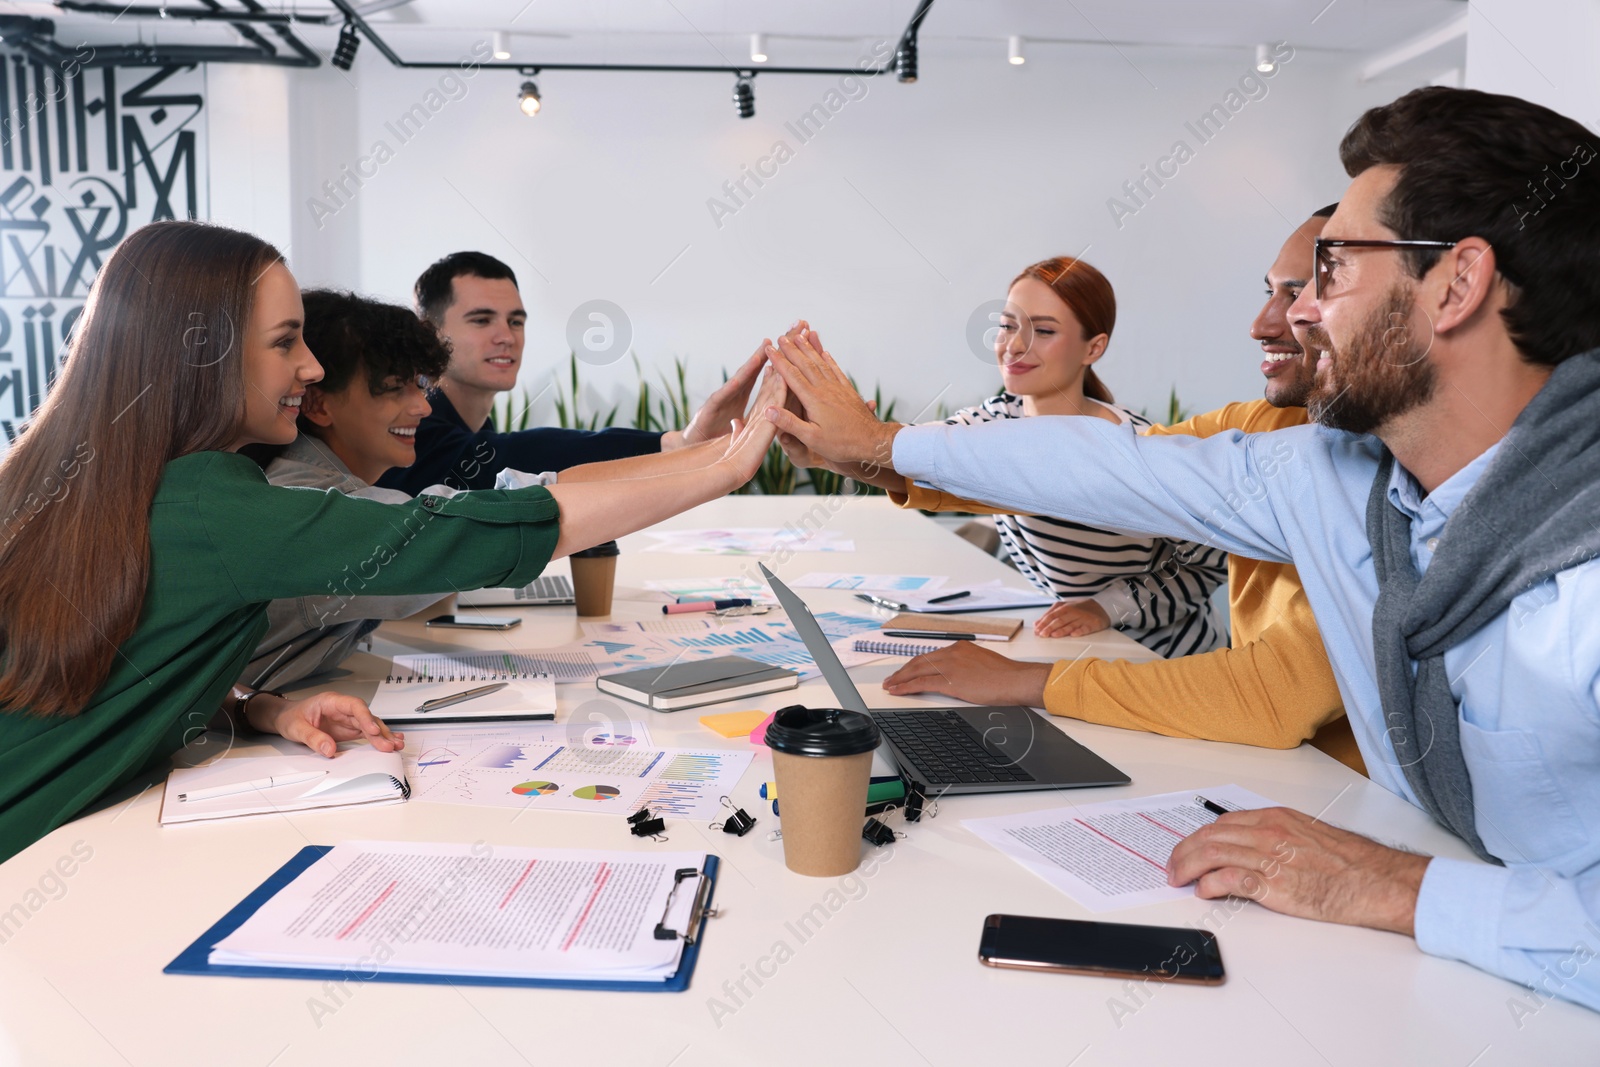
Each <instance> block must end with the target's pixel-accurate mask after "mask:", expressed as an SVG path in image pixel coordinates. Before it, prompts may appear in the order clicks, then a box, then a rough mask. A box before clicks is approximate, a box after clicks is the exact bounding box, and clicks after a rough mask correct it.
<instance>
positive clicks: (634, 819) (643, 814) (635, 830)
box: [628, 808, 667, 841]
mask: <svg viewBox="0 0 1600 1067" xmlns="http://www.w3.org/2000/svg"><path fill="white" fill-rule="evenodd" d="M666 828H667V821H666V820H665V819H662V818H659V817H657V818H651V817H650V809H649V808H640V809H639V810H638V811H636V812H634V813H633V814H632V815H630V816H628V830H629V832H630V833H632V834H633V836H634V837H652V838H655V840H657V841H665V840H666V839H667V836H666V834H664V833H662V831H663V830H665V829H666Z"/></svg>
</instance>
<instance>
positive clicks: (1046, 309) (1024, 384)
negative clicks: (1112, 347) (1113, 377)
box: [994, 277, 1110, 414]
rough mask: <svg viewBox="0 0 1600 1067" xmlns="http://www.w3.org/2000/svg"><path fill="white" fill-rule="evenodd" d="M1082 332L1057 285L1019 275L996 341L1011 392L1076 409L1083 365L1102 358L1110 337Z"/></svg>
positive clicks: (1073, 411)
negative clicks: (1053, 287) (1085, 335)
mask: <svg viewBox="0 0 1600 1067" xmlns="http://www.w3.org/2000/svg"><path fill="white" fill-rule="evenodd" d="M1083 333H1084V330H1083V324H1082V323H1080V322H1079V321H1078V317H1077V316H1076V315H1074V314H1073V313H1072V309H1071V308H1070V307H1068V306H1067V303H1066V301H1064V300H1062V299H1061V297H1059V296H1057V295H1056V292H1055V290H1054V289H1052V288H1050V286H1048V285H1046V284H1045V283H1044V282H1042V281H1040V280H1039V279H1037V278H1031V277H1026V278H1022V279H1020V280H1019V281H1018V282H1017V283H1016V284H1015V285H1013V286H1012V287H1011V291H1010V292H1009V293H1008V294H1007V295H1006V308H1005V310H1004V311H1003V312H1001V314H1000V331H999V333H998V334H997V335H996V337H995V344H994V348H995V358H996V359H997V360H998V361H999V363H1000V377H1001V378H1002V379H1003V380H1004V382H1005V387H1006V391H1007V392H1009V393H1013V394H1015V395H1017V396H1021V397H1029V398H1032V400H1033V401H1034V402H1035V404H1043V405H1045V407H1055V406H1057V402H1060V401H1065V402H1066V405H1067V407H1068V408H1070V409H1071V413H1076V409H1077V408H1078V407H1081V406H1082V401H1083V371H1084V368H1085V367H1087V366H1089V364H1091V363H1093V362H1095V361H1096V360H1098V359H1099V358H1100V356H1101V354H1102V353H1104V352H1105V350H1106V344H1107V342H1108V341H1109V340H1110V338H1109V337H1107V336H1106V335H1105V334H1103V333H1102V334H1096V335H1095V336H1093V337H1090V338H1085V337H1084V336H1083ZM1041 411H1042V413H1045V414H1051V413H1055V412H1050V411H1043V409H1041Z"/></svg>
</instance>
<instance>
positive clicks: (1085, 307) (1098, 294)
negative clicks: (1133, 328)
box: [1008, 256, 1117, 404]
mask: <svg viewBox="0 0 1600 1067" xmlns="http://www.w3.org/2000/svg"><path fill="white" fill-rule="evenodd" d="M1024 278H1033V279H1035V280H1037V281H1041V282H1044V283H1045V284H1046V285H1048V286H1049V287H1050V291H1051V292H1053V293H1055V294H1056V295H1057V296H1059V297H1060V298H1061V302H1062V303H1064V304H1066V305H1067V307H1069V308H1071V309H1072V314H1073V315H1075V316H1076V317H1077V319H1078V322H1079V323H1080V324H1081V325H1082V326H1083V339H1084V340H1085V341H1087V340H1089V338H1091V337H1098V336H1099V335H1100V334H1105V335H1106V339H1107V340H1109V339H1110V338H1111V331H1112V329H1114V328H1115V327H1116V325H1117V294H1116V293H1115V292H1113V291H1112V289H1111V283H1110V282H1108V281H1106V276H1105V275H1104V274H1101V273H1100V272H1099V271H1098V270H1096V269H1095V268H1093V267H1091V266H1090V265H1089V264H1087V263H1085V262H1084V261H1083V260H1081V259H1074V258H1073V257H1072V256H1056V257H1055V258H1054V259H1046V260H1042V261H1041V262H1038V263H1035V264H1034V265H1033V266H1031V267H1028V268H1026V269H1025V270H1023V272H1022V273H1021V274H1019V275H1017V276H1016V277H1015V278H1013V279H1011V284H1012V285H1016V284H1017V283H1018V282H1020V281H1021V280H1022V279H1024ZM1008 288H1009V287H1008ZM1083 395H1084V396H1086V397H1089V398H1090V399H1091V400H1099V401H1102V402H1103V403H1107V404H1110V403H1113V400H1112V398H1111V390H1110V389H1107V388H1106V385H1105V383H1104V382H1102V381H1101V380H1100V378H1099V376H1098V375H1096V374H1095V372H1094V368H1093V367H1085V368H1083Z"/></svg>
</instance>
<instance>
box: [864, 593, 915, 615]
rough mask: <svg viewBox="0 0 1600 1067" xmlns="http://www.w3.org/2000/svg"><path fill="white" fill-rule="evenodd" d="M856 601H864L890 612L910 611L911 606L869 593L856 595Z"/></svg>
mask: <svg viewBox="0 0 1600 1067" xmlns="http://www.w3.org/2000/svg"><path fill="white" fill-rule="evenodd" d="M856 599H857V600H864V601H866V602H867V603H868V604H876V605H877V606H878V607H880V608H888V609H889V610H890V611H910V610H911V606H910V605H909V604H902V603H900V601H898V600H889V599H888V598H886V597H881V596H873V595H872V594H871V593H857V594H856Z"/></svg>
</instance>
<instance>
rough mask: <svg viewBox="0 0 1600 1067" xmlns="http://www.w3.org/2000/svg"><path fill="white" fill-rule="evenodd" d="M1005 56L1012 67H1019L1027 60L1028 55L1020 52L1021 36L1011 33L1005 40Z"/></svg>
mask: <svg viewBox="0 0 1600 1067" xmlns="http://www.w3.org/2000/svg"><path fill="white" fill-rule="evenodd" d="M1006 58H1007V59H1009V60H1010V61H1011V65H1012V66H1013V67H1020V66H1022V64H1024V63H1026V62H1027V61H1028V57H1027V56H1025V55H1023V54H1022V38H1021V37H1018V36H1017V35H1016V34H1012V35H1011V36H1010V37H1009V38H1007V40H1006Z"/></svg>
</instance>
